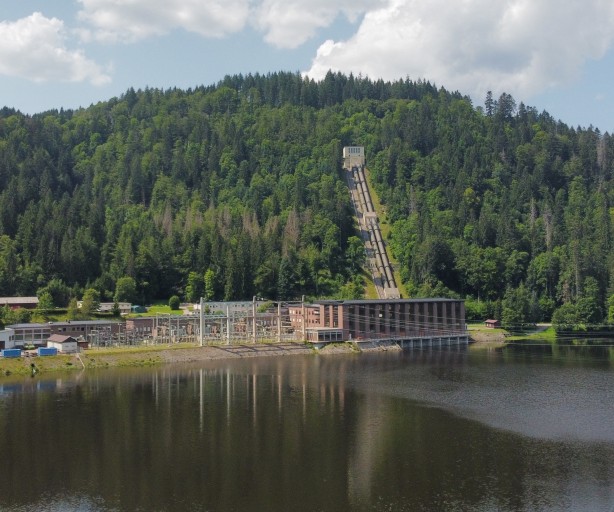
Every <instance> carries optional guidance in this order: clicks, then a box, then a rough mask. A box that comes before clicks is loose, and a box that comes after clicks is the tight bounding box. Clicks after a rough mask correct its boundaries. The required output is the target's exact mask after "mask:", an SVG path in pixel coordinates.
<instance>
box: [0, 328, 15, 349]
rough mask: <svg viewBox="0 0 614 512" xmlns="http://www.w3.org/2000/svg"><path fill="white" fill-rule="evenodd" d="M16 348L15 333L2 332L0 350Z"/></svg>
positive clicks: (6, 330) (10, 331)
mask: <svg viewBox="0 0 614 512" xmlns="http://www.w3.org/2000/svg"><path fill="white" fill-rule="evenodd" d="M5 348H15V331H14V330H13V329H2V330H1V331H0V349H5Z"/></svg>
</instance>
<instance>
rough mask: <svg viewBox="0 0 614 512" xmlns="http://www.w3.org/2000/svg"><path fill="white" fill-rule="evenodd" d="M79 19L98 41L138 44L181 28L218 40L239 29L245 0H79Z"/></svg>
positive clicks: (244, 19) (246, 8)
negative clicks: (92, 31) (86, 24)
mask: <svg viewBox="0 0 614 512" xmlns="http://www.w3.org/2000/svg"><path fill="white" fill-rule="evenodd" d="M79 2H80V3H81V4H82V9H81V11H80V12H79V19H80V20H82V21H85V22H87V23H89V24H90V25H91V26H92V27H94V33H93V35H90V37H94V38H96V39H99V40H104V41H110V42H116V41H122V42H132V41H138V40H140V39H144V38H147V37H151V36H156V35H163V34H166V33H168V32H170V31H171V30H173V29H177V28H180V29H184V30H187V31H189V32H195V33H197V34H200V35H202V36H206V37H222V36H226V35H228V34H231V33H234V32H237V31H239V30H241V29H243V28H244V27H245V25H246V23H247V20H248V15H249V3H250V2H249V0H205V1H203V0H79Z"/></svg>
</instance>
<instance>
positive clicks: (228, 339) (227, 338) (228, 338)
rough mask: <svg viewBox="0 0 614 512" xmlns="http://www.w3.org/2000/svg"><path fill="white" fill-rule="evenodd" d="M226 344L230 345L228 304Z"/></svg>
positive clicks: (227, 310) (227, 308)
mask: <svg viewBox="0 0 614 512" xmlns="http://www.w3.org/2000/svg"><path fill="white" fill-rule="evenodd" d="M226 345H230V307H229V306H228V305H226Z"/></svg>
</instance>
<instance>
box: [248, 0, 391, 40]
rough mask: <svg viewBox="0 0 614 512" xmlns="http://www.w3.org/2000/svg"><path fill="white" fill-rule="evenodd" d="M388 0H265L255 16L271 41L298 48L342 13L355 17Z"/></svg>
mask: <svg viewBox="0 0 614 512" xmlns="http://www.w3.org/2000/svg"><path fill="white" fill-rule="evenodd" d="M384 3H385V2H384V0H337V1H336V2H331V1H330V0H264V1H262V2H261V3H260V4H258V5H255V6H254V16H253V19H254V25H255V26H256V28H258V29H260V30H261V31H263V32H264V33H265V40H266V41H267V42H268V43H270V44H272V45H274V46H277V47H281V48H296V47H298V46H300V45H301V44H303V43H304V42H305V41H307V40H308V39H310V38H312V37H313V36H314V35H315V33H316V31H317V30H318V29H320V28H324V27H328V26H329V25H331V24H332V23H333V22H334V21H335V19H336V18H337V16H339V15H340V14H342V15H344V16H345V17H346V18H347V19H349V20H350V21H355V20H356V19H357V18H358V17H359V16H360V15H362V14H364V13H365V12H367V11H369V10H372V9H375V8H378V7H380V6H382V5H383V4H384Z"/></svg>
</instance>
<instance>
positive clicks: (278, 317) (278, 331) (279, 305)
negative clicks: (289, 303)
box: [277, 302, 281, 343]
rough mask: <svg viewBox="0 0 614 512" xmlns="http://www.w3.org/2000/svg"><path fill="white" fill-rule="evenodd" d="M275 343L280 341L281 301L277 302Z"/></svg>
mask: <svg viewBox="0 0 614 512" xmlns="http://www.w3.org/2000/svg"><path fill="white" fill-rule="evenodd" d="M277 343H281V302H278V303H277Z"/></svg>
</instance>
